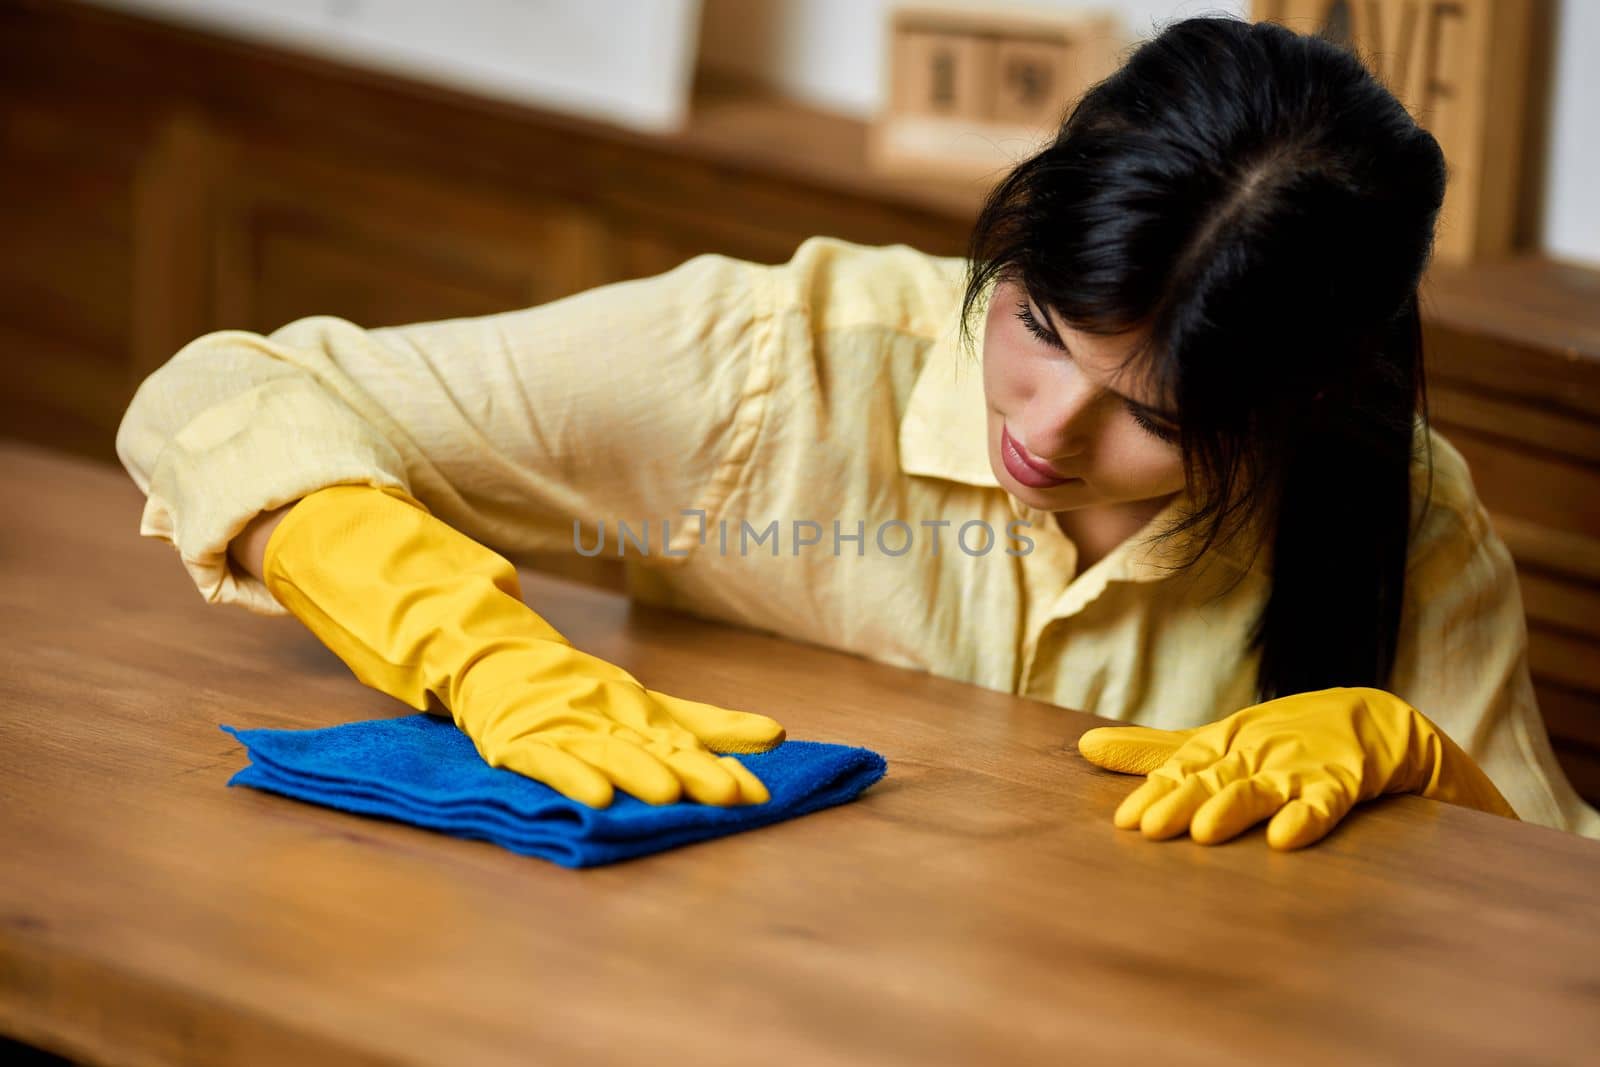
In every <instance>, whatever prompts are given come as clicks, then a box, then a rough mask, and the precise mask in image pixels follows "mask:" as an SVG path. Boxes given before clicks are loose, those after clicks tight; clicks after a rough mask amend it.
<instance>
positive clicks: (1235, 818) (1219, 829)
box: [1189, 777, 1288, 845]
mask: <svg viewBox="0 0 1600 1067" xmlns="http://www.w3.org/2000/svg"><path fill="white" fill-rule="evenodd" d="M1287 799H1288V798H1287V797H1286V796H1284V794H1283V792H1282V791H1281V790H1279V789H1278V788H1277V787H1275V786H1274V785H1272V783H1271V782H1270V781H1268V780H1266V779H1264V778H1259V777H1255V778H1243V779H1240V780H1238V781H1235V782H1232V783H1231V784H1229V785H1228V786H1226V787H1225V788H1224V789H1223V790H1222V791H1221V792H1219V793H1217V794H1216V795H1215V796H1213V797H1212V798H1211V799H1210V800H1208V801H1206V802H1205V803H1204V804H1202V805H1200V810H1199V811H1197V812H1195V813H1194V819H1193V820H1191V821H1190V823H1189V836H1190V837H1192V838H1194V839H1195V840H1196V841H1198V842H1200V843H1201V844H1202V845H1218V844H1221V843H1222V842H1224V841H1231V840H1232V839H1233V838H1235V837H1238V836H1239V835H1240V834H1242V833H1244V831H1246V830H1248V829H1250V827H1252V826H1254V825H1255V824H1256V823H1258V822H1260V821H1261V820H1262V819H1265V818H1266V817H1267V816H1269V815H1271V814H1272V813H1273V812H1275V811H1277V810H1278V809H1279V808H1281V807H1283V804H1284V801H1285V800H1287Z"/></svg>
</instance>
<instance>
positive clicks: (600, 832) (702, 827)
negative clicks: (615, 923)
mask: <svg viewBox="0 0 1600 1067" xmlns="http://www.w3.org/2000/svg"><path fill="white" fill-rule="evenodd" d="M222 729H223V730H224V731H226V732H227V733H230V734H232V735H233V736H234V737H236V738H238V739H239V741H240V742H242V743H243V744H244V746H245V748H246V749H247V750H248V751H249V753H250V759H251V763H250V764H249V765H248V766H246V767H245V768H244V769H243V770H241V771H239V772H238V773H237V774H235V775H234V776H233V777H232V778H230V779H229V780H228V784H229V785H245V786H250V787H251V788H254V789H263V790H266V791H268V792H271V793H281V794H283V795H284V796H289V797H294V798H296V799H297V800H308V801H311V802H312V803H314V804H322V805H325V806H327V807H330V808H340V809H342V810H344V811H353V812H356V813H358V814H362V815H378V816H382V817H385V818H390V819H398V820H400V821H401V822H408V823H411V824H412V825H414V826H422V827H426V828H428V829H430V830H441V831H443V832H445V833H447V834H454V835H455V836H456V837H467V838H474V839H477V840H482V841H492V842H493V843H495V844H497V845H500V846H501V847H502V848H508V849H510V850H511V851H513V852H519V853H522V854H523V855H527V856H538V857H539V858H541V859H547V860H550V861H551V862H553V863H559V864H560V865H561V866H563V867H594V866H598V865H600V864H604V863H615V862H616V861H618V860H625V859H632V858H633V857H635V856H644V855H648V854H649V853H652V852H660V851H662V850H664V849H669V848H674V847H676V846H678V845H687V844H689V843H691V842H694V841H704V840H706V839H708V838H713V837H722V836H724V835H726V834H734V833H738V832H739V831H741V830H753V829H755V828H757V827H760V826H767V825H770V824H772V823H775V822H781V821H783V820H785V819H793V818H795V817H796V816H800V815H807V814H810V813H811V812H813V811H819V810H821V809H823V808H829V807H832V806H834V805H835V804H843V803H844V802H846V801H849V800H854V799H855V798H856V797H857V796H858V795H860V793H861V792H862V790H864V789H866V788H867V787H868V786H870V785H871V784H872V783H874V782H876V781H877V780H878V779H879V778H882V777H883V775H884V771H885V770H886V769H887V764H885V762H884V759H883V757H882V756H880V755H878V754H877V753H876V752H872V751H869V750H867V749H864V748H852V747H850V746H848V745H830V744H823V743H821V742H817V741H785V742H784V743H783V744H781V745H779V746H778V747H777V748H775V749H773V750H772V751H770V752H762V753H759V754H756V755H752V756H737V757H735V758H737V759H738V760H739V761H740V762H741V763H743V764H744V765H745V766H746V767H748V768H750V770H751V771H752V772H754V774H755V776H756V777H757V778H759V779H761V781H762V783H763V784H764V785H765V786H766V787H767V791H768V792H769V793H771V794H772V799H771V800H769V801H767V803H765V804H752V805H743V806H740V807H728V808H723V807H715V806H711V805H706V804H697V803H693V802H680V803H677V804H663V805H651V804H646V803H644V801H642V800H639V799H638V798H637V797H634V796H632V795H630V794H628V793H624V792H622V791H621V790H620V789H619V790H618V791H617V793H616V799H615V800H613V801H612V802H611V806H610V807H608V808H591V807H589V805H587V804H583V803H580V802H578V801H576V800H571V799H569V798H567V797H565V796H563V795H562V794H560V793H558V792H556V791H555V790H554V789H552V788H550V787H549V786H547V785H545V784H544V783H543V782H537V781H534V780H533V779H532V778H526V777H524V776H523V775H520V774H517V773H516V772H515V771H508V770H503V769H500V768H497V767H491V766H489V765H488V764H487V763H485V762H483V757H481V756H479V755H478V750H477V749H476V748H474V747H473V744H472V741H471V739H470V738H468V737H467V736H466V735H465V734H463V733H462V732H461V731H460V730H459V729H457V728H456V727H455V725H454V724H452V723H451V722H449V721H448V720H446V719H443V718H440V717H438V716H434V715H426V714H418V715H408V716H405V717H403V718H398V719H374V720H371V721H367V722H352V723H345V724H343V725H340V726H330V727H327V728H325V729H321V730H239V729H235V728H234V727H232V726H224V727H222Z"/></svg>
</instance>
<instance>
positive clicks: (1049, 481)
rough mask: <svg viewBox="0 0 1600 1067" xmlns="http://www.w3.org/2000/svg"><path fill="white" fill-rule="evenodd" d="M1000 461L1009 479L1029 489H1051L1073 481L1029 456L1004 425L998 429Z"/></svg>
mask: <svg viewBox="0 0 1600 1067" xmlns="http://www.w3.org/2000/svg"><path fill="white" fill-rule="evenodd" d="M1000 460H1001V462H1003V463H1004V464H1005V465H1006V471H1007V473H1009V474H1010V475H1011V477H1013V478H1015V479H1016V480H1017V481H1019V482H1021V483H1022V484H1023V485H1025V486H1027V487H1028V488H1030V489H1053V488H1054V487H1056V486H1058V485H1065V484H1066V483H1068V482H1070V481H1073V480H1074V479H1072V478H1068V477H1064V476H1063V475H1061V474H1059V473H1057V472H1056V471H1055V470H1054V469H1052V468H1051V467H1050V466H1048V465H1047V464H1045V463H1044V462H1043V461H1041V460H1038V459H1035V458H1034V457H1032V456H1030V455H1029V454H1028V450H1027V449H1026V448H1024V447H1023V446H1022V445H1020V444H1018V443H1017V439H1016V438H1014V437H1012V436H1011V429H1010V427H1007V426H1004V425H1002V426H1001V427H1000Z"/></svg>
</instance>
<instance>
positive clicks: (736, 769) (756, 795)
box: [718, 756, 772, 804]
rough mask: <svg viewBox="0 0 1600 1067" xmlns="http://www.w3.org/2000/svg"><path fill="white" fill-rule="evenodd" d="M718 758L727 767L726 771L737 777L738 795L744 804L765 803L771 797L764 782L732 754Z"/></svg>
mask: <svg viewBox="0 0 1600 1067" xmlns="http://www.w3.org/2000/svg"><path fill="white" fill-rule="evenodd" d="M718 759H719V760H720V761H721V762H722V764H723V765H724V766H726V767H727V768H728V773H729V774H731V775H733V776H734V778H736V779H738V782H739V796H740V798H741V802H742V803H745V804H765V803H766V802H767V801H769V800H771V799H772V794H771V793H769V792H768V791H767V786H766V783H764V782H762V780H761V779H759V778H757V777H756V776H755V772H754V771H752V770H751V769H750V768H749V767H746V766H745V765H744V764H742V763H740V762H739V761H738V760H736V759H734V758H733V757H732V756H719V757H718Z"/></svg>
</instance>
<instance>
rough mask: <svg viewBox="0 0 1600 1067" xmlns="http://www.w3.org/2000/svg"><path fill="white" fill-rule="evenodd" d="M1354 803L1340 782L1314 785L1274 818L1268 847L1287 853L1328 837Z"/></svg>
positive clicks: (1301, 792)
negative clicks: (1329, 832)
mask: <svg viewBox="0 0 1600 1067" xmlns="http://www.w3.org/2000/svg"><path fill="white" fill-rule="evenodd" d="M1354 804H1355V798H1354V797H1353V796H1352V795H1351V793H1350V792H1349V791H1348V790H1346V789H1344V788H1343V787H1342V786H1340V785H1339V784H1338V783H1337V782H1335V781H1333V780H1324V781H1317V782H1312V783H1311V784H1310V785H1308V786H1306V787H1305V788H1304V789H1302V790H1301V791H1300V795H1299V796H1298V797H1297V798H1295V799H1294V800H1291V801H1289V803H1287V804H1285V805H1284V806H1283V810H1282V811H1280V812H1278V814H1276V815H1274V816H1273V817H1272V821H1271V822H1270V823H1268V824H1267V844H1269V845H1271V846H1272V847H1273V848H1277V849H1283V850H1286V851H1287V850H1289V849H1296V848H1305V847H1306V846H1307V845H1310V844H1314V843H1316V842H1317V841H1320V840H1322V839H1323V837H1325V836H1327V833H1328V831H1329V830H1332V829H1333V828H1334V827H1335V826H1337V825H1338V823H1339V820H1340V819H1342V818H1344V817H1345V815H1346V814H1347V813H1348V812H1349V811H1350V809H1351V807H1353V806H1354Z"/></svg>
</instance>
